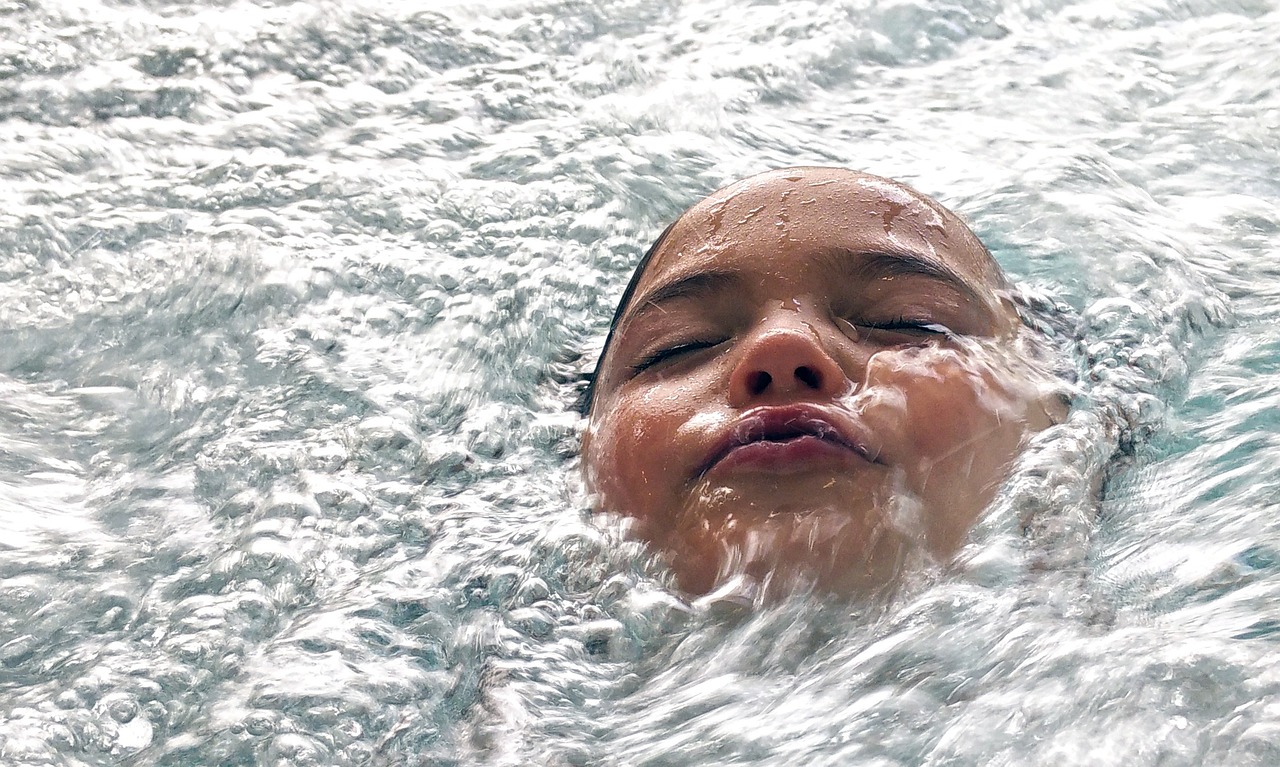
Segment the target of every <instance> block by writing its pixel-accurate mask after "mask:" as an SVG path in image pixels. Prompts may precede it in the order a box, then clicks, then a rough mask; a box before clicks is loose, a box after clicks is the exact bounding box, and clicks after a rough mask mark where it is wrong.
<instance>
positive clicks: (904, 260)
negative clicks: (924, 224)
mask: <svg viewBox="0 0 1280 767" xmlns="http://www.w3.org/2000/svg"><path fill="white" fill-rule="evenodd" d="M814 260H815V261H817V262H818V263H819V264H820V265H821V266H822V267H825V268H827V269H828V270H829V271H830V273H832V274H845V275H848V276H849V279H850V280H852V281H855V282H867V281H870V280H872V279H875V278H884V277H925V278H927V279H932V280H936V281H937V282H941V283H943V284H944V285H946V286H948V287H950V288H952V289H953V290H955V291H956V292H958V293H960V294H961V295H962V296H963V297H964V298H965V299H967V300H968V301H970V302H971V303H973V304H976V305H978V306H981V307H984V308H987V309H990V300H989V299H988V298H987V297H986V296H984V295H983V293H982V291H981V290H979V289H978V288H977V287H976V286H974V285H973V283H972V280H970V279H968V278H966V277H964V276H963V275H961V274H960V273H959V272H957V271H955V270H954V269H952V268H951V267H949V266H947V265H946V264H944V263H941V262H939V261H935V260H933V259H931V258H926V257H925V256H922V255H920V254H918V253H913V252H911V251H906V250H903V251H861V250H851V249H849V248H830V249H827V250H824V251H821V252H819V253H818V254H817V255H816V256H815V257H814ZM744 284H745V280H744V278H743V276H742V275H741V274H739V273H738V272H736V271H731V270H724V269H708V270H704V271H698V272H693V273H692V274H688V275H685V276H684V277H678V278H676V279H674V280H672V281H670V282H668V283H666V284H663V285H659V286H658V287H656V288H654V289H653V290H651V291H649V292H648V293H646V294H645V295H644V296H642V297H641V298H640V299H639V300H637V301H636V302H635V307H636V308H635V310H634V312H632V314H631V317H630V318H629V319H628V322H631V321H634V320H635V319H637V318H639V317H641V316H643V315H645V314H649V313H650V312H654V311H662V307H663V305H664V304H667V303H670V302H673V301H678V300H681V299H688V298H705V297H707V296H712V295H715V294H717V293H720V292H722V291H726V290H729V291H732V290H736V289H741V288H742V287H743V286H744Z"/></svg>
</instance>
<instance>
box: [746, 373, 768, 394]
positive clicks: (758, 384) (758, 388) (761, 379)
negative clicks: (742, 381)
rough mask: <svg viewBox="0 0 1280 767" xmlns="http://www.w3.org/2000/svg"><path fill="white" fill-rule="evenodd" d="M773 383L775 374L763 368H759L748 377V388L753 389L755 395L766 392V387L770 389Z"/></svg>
mask: <svg viewBox="0 0 1280 767" xmlns="http://www.w3.org/2000/svg"><path fill="white" fill-rule="evenodd" d="M771 383H773V376H771V375H769V374H768V373H766V372H764V371H763V370H757V371H756V372H754V373H752V374H751V375H750V376H749V377H748V378H747V388H748V389H750V390H751V393H752V394H753V395H760V394H764V391H765V389H768V388H769V384H771Z"/></svg>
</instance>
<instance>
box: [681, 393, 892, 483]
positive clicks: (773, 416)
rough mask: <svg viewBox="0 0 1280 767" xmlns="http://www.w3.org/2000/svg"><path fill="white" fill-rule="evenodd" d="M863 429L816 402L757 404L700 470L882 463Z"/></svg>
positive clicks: (721, 440)
mask: <svg viewBox="0 0 1280 767" xmlns="http://www.w3.org/2000/svg"><path fill="white" fill-rule="evenodd" d="M859 431H860V430H858V429H857V428H856V427H855V425H854V424H853V423H851V422H850V421H849V420H848V419H845V418H840V417H837V416H835V415H833V414H829V413H826V412H824V411H823V410H821V409H819V408H816V407H812V406H786V407H760V408H755V409H753V410H750V411H748V412H747V413H745V414H744V415H743V416H742V417H741V418H740V419H739V420H738V422H737V424H736V425H735V426H734V427H733V429H732V430H731V431H730V433H729V434H727V435H726V436H725V437H724V438H722V439H720V440H719V441H718V442H717V443H716V446H715V448H714V449H712V451H711V452H710V455H709V456H708V458H707V460H706V462H705V463H704V464H703V466H702V467H701V470H700V472H699V474H698V476H702V475H703V474H706V473H707V472H708V471H711V470H712V469H716V470H725V469H732V468H747V469H755V470H763V471H769V472H787V471H795V470H801V469H804V468H806V467H810V466H814V465H815V464H818V463H824V464H825V463H830V462H847V461H848V460H850V458H853V459H855V460H860V461H863V462H866V463H872V464H878V463H881V461H880V460H879V458H880V456H879V454H878V451H874V450H871V449H870V448H869V447H868V446H867V443H866V441H865V440H864V439H863V438H861V437H860V435H859Z"/></svg>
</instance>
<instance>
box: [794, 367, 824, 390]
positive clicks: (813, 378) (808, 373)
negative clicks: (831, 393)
mask: <svg viewBox="0 0 1280 767" xmlns="http://www.w3.org/2000/svg"><path fill="white" fill-rule="evenodd" d="M796 378H798V379H800V381H801V382H802V383H804V385H805V386H808V387H809V388H811V389H821V388H822V376H820V375H819V374H818V371H816V370H814V369H813V368H811V367H798V368H796Z"/></svg>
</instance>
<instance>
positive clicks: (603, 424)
mask: <svg viewBox="0 0 1280 767" xmlns="http://www.w3.org/2000/svg"><path fill="white" fill-rule="evenodd" d="M687 409H688V399H687V398H680V397H675V396H671V395H670V394H664V392H663V391H662V390H661V388H660V387H655V388H651V389H648V390H644V391H631V392H625V393H623V394H622V395H620V396H618V397H615V398H613V399H612V400H611V402H610V403H609V405H608V407H607V408H605V409H603V411H602V412H603V414H602V415H601V416H600V417H599V418H597V419H594V420H593V423H592V424H591V425H590V426H589V427H588V429H589V432H590V434H589V439H588V440H587V446H586V449H585V450H584V454H583V461H584V468H585V471H586V479H587V485H588V488H589V489H590V490H591V491H592V492H594V493H596V494H597V496H598V497H599V505H600V508H601V510H607V511H612V512H617V513H621V514H625V515H627V516H632V517H637V518H640V519H641V520H644V519H650V518H653V517H655V516H659V515H661V514H663V513H665V511H666V510H668V509H670V507H671V506H672V504H673V501H674V497H673V496H674V495H675V491H676V489H677V488H678V486H679V483H680V482H681V481H682V478H683V476H684V475H683V473H682V468H683V467H682V465H681V457H682V453H681V450H680V444H679V433H680V428H681V426H682V425H683V424H684V423H686V422H687V421H688V420H689V418H690V415H691V414H690V413H689V412H687Z"/></svg>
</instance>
